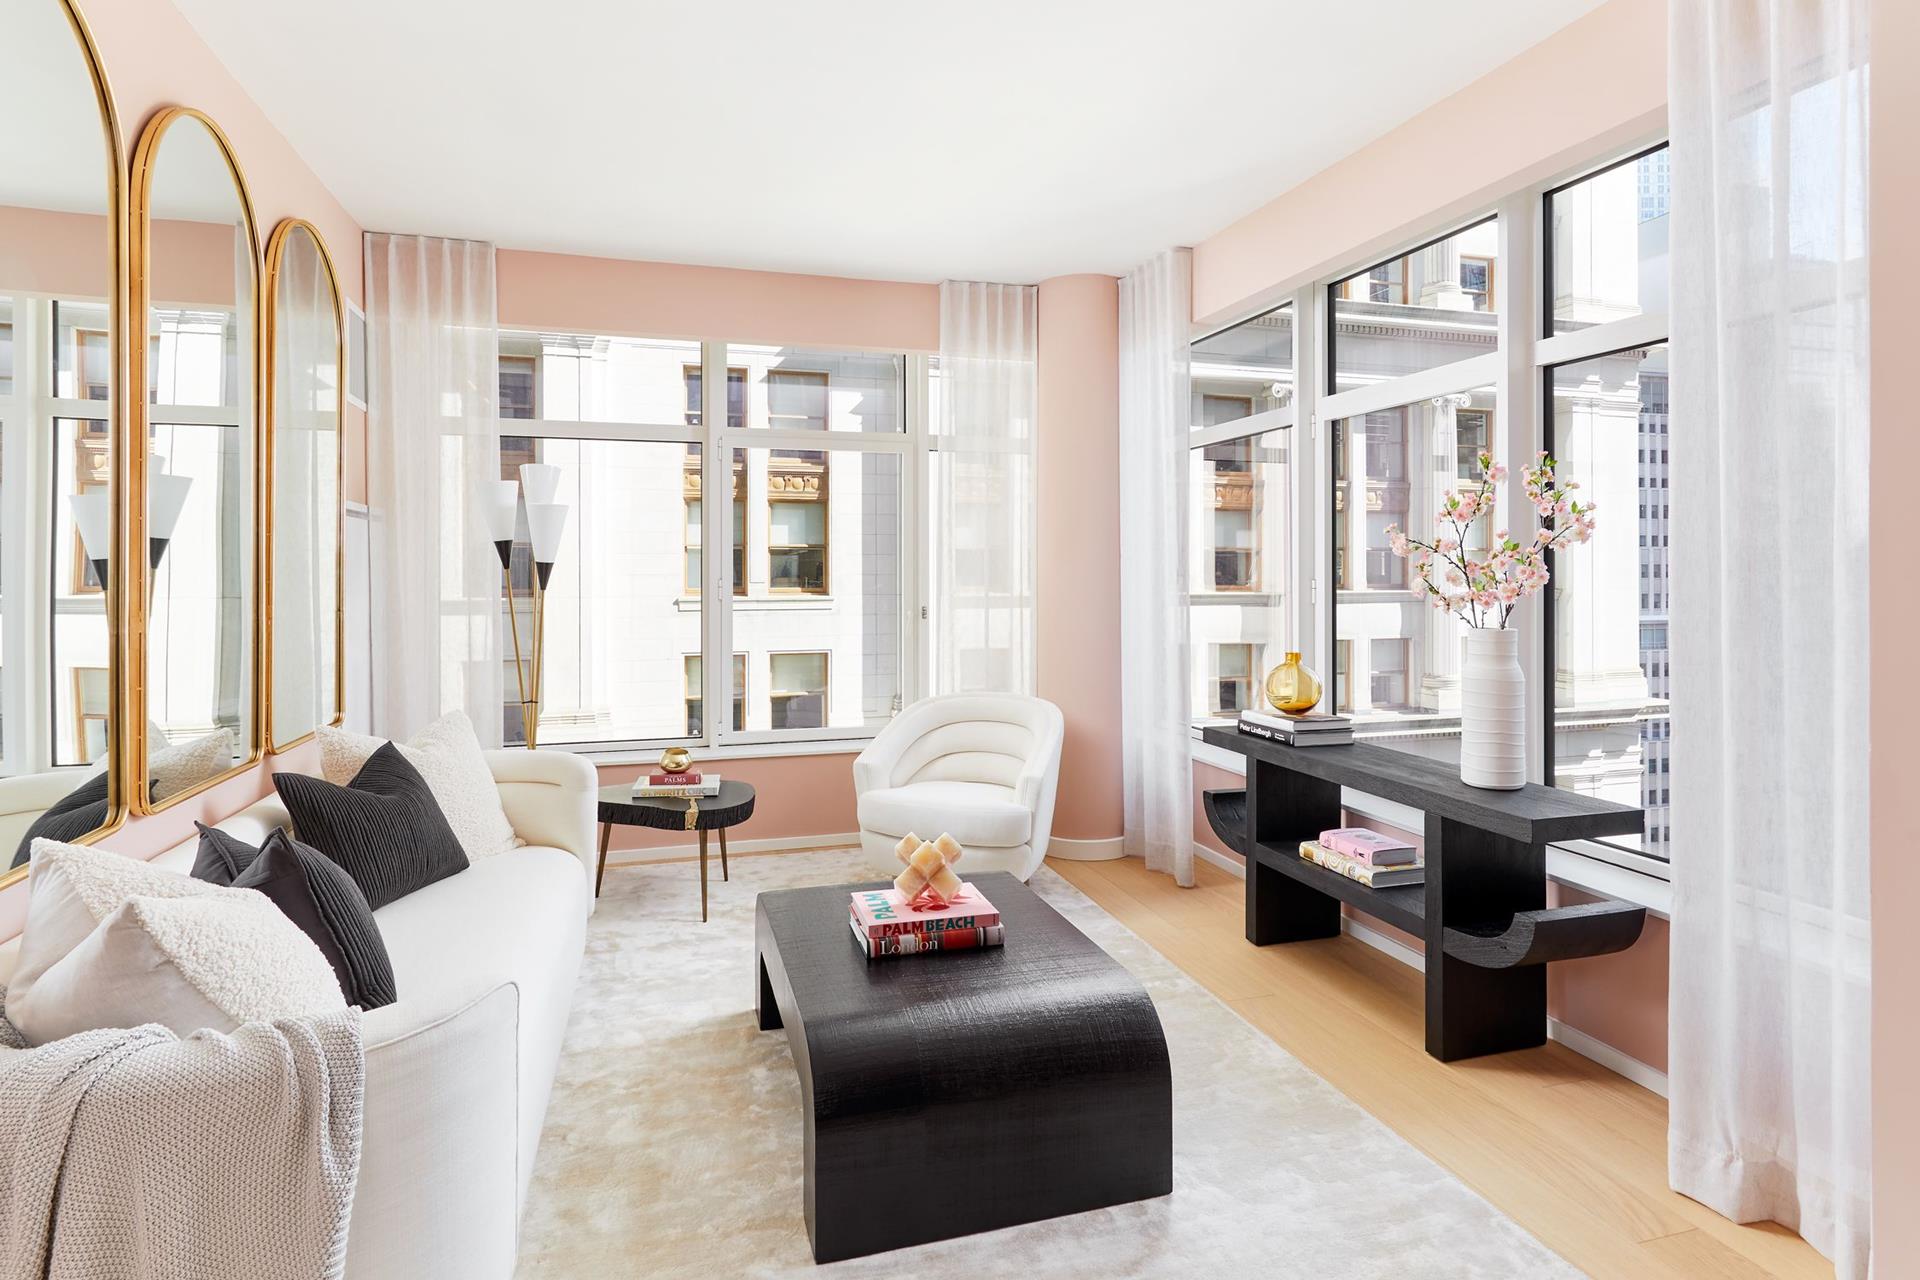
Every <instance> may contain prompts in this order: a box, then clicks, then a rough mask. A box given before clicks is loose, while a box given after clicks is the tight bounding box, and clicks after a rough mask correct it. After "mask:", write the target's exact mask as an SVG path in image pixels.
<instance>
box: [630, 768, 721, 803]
mask: <svg viewBox="0 0 1920 1280" xmlns="http://www.w3.org/2000/svg"><path fill="white" fill-rule="evenodd" d="M719 794H720V775H719V774H717V773H695V772H692V771H688V772H686V773H643V774H641V775H640V776H639V777H638V778H635V779H634V780H633V798H634V799H635V800H661V799H667V800H675V799H679V800H685V799H689V798H690V799H695V800H705V799H709V798H711V797H713V796H717V795H719Z"/></svg>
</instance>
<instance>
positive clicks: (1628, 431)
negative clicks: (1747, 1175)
mask: <svg viewBox="0 0 1920 1280" xmlns="http://www.w3.org/2000/svg"><path fill="white" fill-rule="evenodd" d="M1669 165H1670V161H1669V159H1668V153H1667V150H1666V148H1665V147H1657V148H1655V149H1653V150H1651V151H1648V152H1645V153H1642V154H1640V155H1635V156H1631V157H1629V158H1627V159H1626V160H1623V161H1621V162H1619V163H1617V164H1614V165H1612V166H1609V167H1608V168H1606V169H1603V170H1600V171H1599V172H1597V173H1594V174H1591V175H1589V176H1587V177H1584V178H1582V179H1580V180H1579V181H1576V182H1572V183H1569V184H1567V185H1566V186H1564V187H1560V188H1558V189H1556V190H1554V191H1551V192H1549V193H1548V194H1547V196H1546V197H1545V208H1544V222H1545V224H1546V227H1547V243H1546V245H1545V246H1544V249H1545V261H1546V263H1547V271H1548V282H1549V285H1548V289H1547V290H1546V295H1547V306H1546V309H1545V315H1544V316H1543V328H1544V330H1545V331H1546V332H1547V333H1548V334H1549V335H1555V334H1559V335H1566V334H1579V335H1581V338H1582V340H1583V341H1585V342H1587V343H1588V344H1589V347H1590V348H1595V347H1597V349H1599V350H1600V351H1601V354H1598V355H1593V356H1589V357H1586V358H1583V359H1579V360H1572V361H1568V362H1565V363H1562V364H1559V365H1557V366H1555V367H1553V368H1551V369H1549V370H1547V372H1546V378H1547V385H1548V389H1549V392H1550V395H1549V396H1548V403H1549V411H1548V416H1547V422H1546V424H1545V428H1546V431H1545V436H1546V438H1545V442H1544V443H1545V445H1546V447H1547V448H1549V449H1550V450H1551V451H1552V452H1553V454H1554V456H1555V457H1556V459H1558V460H1559V461H1560V463H1561V468H1562V472H1563V474H1565V475H1567V476H1569V477H1577V478H1579V479H1580V480H1581V482H1582V484H1583V485H1584V486H1585V491H1586V496H1587V498H1588V500H1590V501H1592V502H1594V503H1596V504H1597V505H1598V508H1599V519H1598V524H1597V527H1596V529H1595V532H1594V534H1593V538H1592V541H1591V542H1590V543H1588V544H1587V545H1586V546H1583V547H1581V548H1579V551H1578V553H1577V554H1568V555H1559V556H1556V557H1554V561H1555V562H1554V564H1553V565H1552V571H1553V574H1554V580H1553V585H1552V588H1551V590H1550V591H1549V593H1548V600H1547V615H1546V618H1547V646H1546V665H1547V674H1548V677H1549V687H1550V688H1551V690H1552V694H1551V700H1550V706H1549V709H1548V715H1549V725H1548V728H1549V732H1548V734H1547V735H1546V737H1547V761H1546V767H1547V776H1548V777H1549V778H1550V779H1551V780H1552V781H1553V783H1554V785H1556V786H1560V787H1566V788H1570V789H1572V790H1577V791H1581V792H1585V793H1588V794H1591V795H1598V796H1602V797H1605V798H1608V799H1614V800H1619V801H1621V802H1623V803H1626V804H1636V805H1639V806H1640V807H1641V808H1642V809H1644V810H1645V811H1646V824H1645V828H1644V830H1643V831H1642V833H1641V835H1640V836H1639V837H1638V838H1630V837H1627V838H1621V837H1616V838H1612V839H1609V840H1608V841H1606V842H1605V843H1606V844H1609V845H1612V846H1614V847H1616V848H1619V849H1621V850H1623V851H1626V852H1630V853H1635V854H1640V855H1644V856H1646V857H1649V858H1653V859H1658V860H1660V861H1663V862H1664V861H1667V860H1669V859H1670V858H1671V855H1672V819H1671V816H1670V815H1671V802H1672V796H1673V790H1672V784H1673V775H1672V749H1673V738H1672V721H1671V719H1670V717H1669V710H1670V707H1671V695H1672V686H1671V675H1670V672H1671V660H1670V650H1669V626H1668V619H1669V612H1668V611H1669V607H1670V605H1671V587H1672V577H1671V572H1670V569H1671V562H1670V560H1669V552H1670V547H1671V538H1672V534H1671V529H1672V514H1673V513H1672V505H1671V497H1670V494H1671V491H1670V488H1669V485H1668V478H1669V475H1670V467H1671V461H1672V449H1673V442H1672V431H1671V423H1670V417H1669V412H1668V403H1669V401H1668V379H1669V374H1670V357H1669V349H1668V347H1667V345H1666V344H1665V343H1664V342H1662V341H1657V340H1656V341H1652V342H1649V341H1648V340H1647V339H1646V338H1645V337H1643V336H1639V335H1638V334H1636V335H1635V336H1636V341H1635V343H1634V344H1632V345H1622V346H1620V347H1619V348H1618V349H1610V348H1608V347H1607V346H1606V345H1605V344H1603V343H1600V342H1597V341H1596V340H1598V339H1602V338H1604V337H1605V335H1606V334H1607V333H1608V332H1609V330H1608V328H1607V326H1609V325H1613V326H1616V327H1617V326H1618V324H1619V322H1621V321H1628V320H1632V319H1634V318H1635V317H1641V316H1649V315H1659V314H1663V313H1664V312H1665V311H1666V308H1667V287H1668V262H1667V207H1668V199H1669V193H1670V190H1671V171H1670V167H1669ZM1637 327H1638V328H1639V329H1641V330H1644V328H1645V327H1646V326H1645V323H1644V322H1641V323H1640V324H1639V325H1638V326H1637Z"/></svg>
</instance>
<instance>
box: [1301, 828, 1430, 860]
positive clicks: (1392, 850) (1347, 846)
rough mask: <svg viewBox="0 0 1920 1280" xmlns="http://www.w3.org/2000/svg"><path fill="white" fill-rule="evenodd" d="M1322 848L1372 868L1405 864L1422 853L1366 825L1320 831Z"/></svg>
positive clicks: (1402, 841) (1404, 842) (1403, 841)
mask: <svg viewBox="0 0 1920 1280" xmlns="http://www.w3.org/2000/svg"><path fill="white" fill-rule="evenodd" d="M1320 847H1321V848H1323V849H1331V850H1332V851H1333V852H1335V853H1344V854H1346V855H1347V856H1348V857H1349V858H1352V859H1354V860H1356V861H1358V862H1364V863H1366V864H1367V865H1368V866H1370V867H1404V866H1408V865H1410V864H1411V863H1412V862H1413V861H1414V860H1415V859H1416V858H1417V857H1418V856H1419V855H1418V854H1416V853H1415V852H1414V848H1413V846H1412V845H1410V844H1408V843H1407V842H1406V841H1405V840H1400V839H1396V838H1395V837H1393V836H1388V835H1382V834H1380V833H1379V832H1378V831H1373V830H1370V829H1369V828H1367V827H1336V828H1334V829H1333V830H1332V831H1322V832H1321V833H1320Z"/></svg>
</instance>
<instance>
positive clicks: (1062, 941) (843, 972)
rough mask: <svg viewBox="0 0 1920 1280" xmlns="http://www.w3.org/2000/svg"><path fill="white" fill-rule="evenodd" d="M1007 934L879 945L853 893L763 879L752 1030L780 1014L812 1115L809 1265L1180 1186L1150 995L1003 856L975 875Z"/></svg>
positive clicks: (1162, 1050)
mask: <svg viewBox="0 0 1920 1280" xmlns="http://www.w3.org/2000/svg"><path fill="white" fill-rule="evenodd" d="M968 880H969V882H970V883H972V884H974V885H976V886H977V887H978V888H979V889H980V891H981V892H982V893H984V894H985V895H986V896H987V898H988V899H989V900H990V901H991V902H992V903H993V904H994V906H995V907H997V908H999V910H1000V914H1001V918H1002V920H1003V921H1004V923H1005V924H1006V930H1007V933H1006V945H1005V946H1001V947H989V948H987V949H985V950H981V951H951V952H945V953H936V954H928V955H917V956H895V957H890V958H887V959H881V960H868V959H867V958H866V957H865V956H864V955H863V954H862V953H861V952H860V951H859V950H858V949H857V948H856V946H855V944H854V939H853V935H852V932H851V931H850V930H849V928H848V926H847V908H848V894H850V893H852V892H854V891H856V890H861V889H875V888H880V887H882V886H883V885H884V883H885V882H884V881H877V882H874V883H869V884H846V885H836V886H832V887H829V888H819V889H787V890H782V891H780V892H777V893H763V894H761V895H760V897H759V900H758V902H757V904H756V906H755V911H754V917H755V919H754V947H755V951H756V952H757V956H756V959H755V964H754V968H755V972H756V977H755V1007H756V1009H757V1010H758V1013H759V1020H760V1028H761V1030H763V1031H765V1030H772V1029H776V1028H779V1027H781V1026H783V1025H784V1026H785V1027H786V1030H787V1040H788V1042H789V1043H790V1044H791V1045H792V1047H793V1062H794V1066H795V1067H796V1068H797V1069H798V1070H799V1073H800V1093H801V1105H802V1107H803V1110H804V1113H805V1121H806V1217H807V1236H808V1238H809V1239H810V1240H811V1241H812V1242H813V1258H814V1261H815V1262H834V1261H838V1260H840V1259H842V1258H854V1257H859V1256H861V1255H863V1254H869V1253H879V1252H881V1251H882V1250H886V1249H899V1248H903V1247H905V1246H907V1245H914V1244H925V1243H926V1242H928V1241H931V1240H946V1239H950V1238H952V1237H954V1236H964V1235H971V1234H972V1233H974V1232H976V1231H991V1230H994V1229H995V1228H998V1227H1008V1226H1013V1225H1015V1224H1017V1223H1022V1222H1036V1221H1039V1220H1040V1219H1042V1218H1056V1217H1059V1216H1061V1215H1063V1214H1069V1213H1080V1212H1083V1211H1085V1210H1088V1209H1099V1208H1104V1207H1105V1206H1107V1205H1114V1204H1124V1203H1126V1202H1127V1201H1130V1200H1145V1199H1148V1198H1150V1197H1152V1196H1163V1195H1166V1194H1168V1193H1169V1192H1171V1191H1172V1190H1173V1084H1172V1076H1171V1073H1170V1070H1169V1066H1168V1061H1167V1044H1166V1040H1165V1038H1164V1037H1163V1036H1162V1034H1161V1031H1160V1017H1159V1015H1158V1014H1157V1013H1156V1012H1155V1011H1154V1007H1153V1002H1152V1001H1151V1000H1150V999H1148V997H1147V993H1146V991H1145V990H1144V989H1142V987H1141V986H1140V984H1139V983H1138V982H1137V981H1135V980H1134V978H1133V975H1132V974H1130V973H1128V972H1127V971H1126V970H1125V969H1123V968H1121V967H1120V965H1119V963H1118V962H1116V961H1115V960H1114V959H1113V958H1112V957H1110V956H1108V955H1107V953H1106V952H1104V951H1102V950H1101V949H1100V948H1099V947H1097V946H1095V945H1094V944H1093V943H1092V942H1091V941H1089V940H1088V939H1087V937H1086V935H1084V934H1082V933H1081V932H1080V931H1079V930H1078V929H1075V928H1074V927H1073V926H1072V925H1071V924H1069V923H1067V921H1066V919H1065V918H1064V917H1062V916H1061V915H1060V913H1059V912H1057V911H1055V910H1054V909H1053V908H1052V907H1050V906H1048V905H1047V904H1046V903H1045V902H1042V901H1041V900H1040V898H1039V897H1038V896H1036V895H1035V894H1034V892H1033V891H1032V890H1031V889H1029V888H1027V886H1026V885H1024V884H1022V883H1021V882H1020V881H1018V880H1016V879H1015V878H1014V877H1012V876H1010V875H1008V874H1006V873H1005V872H993V873H990V874H984V875H979V876H970V877H968Z"/></svg>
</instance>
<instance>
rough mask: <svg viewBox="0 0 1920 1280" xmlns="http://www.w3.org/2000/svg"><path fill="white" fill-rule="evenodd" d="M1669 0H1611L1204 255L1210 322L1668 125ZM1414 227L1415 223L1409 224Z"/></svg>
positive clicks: (1260, 214) (1239, 227) (1204, 303)
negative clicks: (1251, 300) (1241, 305)
mask: <svg viewBox="0 0 1920 1280" xmlns="http://www.w3.org/2000/svg"><path fill="white" fill-rule="evenodd" d="M1666 49H1667V6H1666V2H1665V0H1609V2H1608V3H1607V4H1604V5H1602V6H1601V7H1600V8H1598V9H1595V10H1594V11H1593V12H1592V13H1590V14H1588V15H1587V16H1586V17H1584V18H1582V19H1580V20H1579V21H1577V22H1574V23H1571V24H1569V25H1568V26H1567V27H1565V28H1563V29H1562V30H1561V31H1559V32H1557V33H1555V34H1554V35H1552V36H1550V37H1548V38H1547V39H1546V40H1543V41H1542V42H1541V43H1539V44H1537V45H1535V46H1534V47H1533V48H1531V49H1529V50H1527V51H1526V52H1525V53H1523V54H1521V55H1520V56H1519V57H1517V58H1514V59H1513V60H1512V61H1510V62H1507V63H1505V64H1504V65H1502V66H1499V67H1496V68H1495V69H1494V70H1492V71H1490V72H1488V73H1487V74H1486V75H1484V76H1482V77H1481V78H1480V79H1478V80H1476V81H1474V82H1473V83H1472V84H1470V85H1468V86H1467V87H1466V88H1464V89H1462V90H1460V91H1459V92H1458V93H1456V94H1454V95H1453V96H1452V97H1450V98H1447V99H1446V100H1444V101H1442V102H1440V103H1437V104H1436V105H1434V106H1433V107H1430V108H1429V109H1428V110H1426V111H1424V112H1422V113H1421V114H1420V115H1418V116H1416V117H1414V118H1413V119H1412V120H1409V121H1407V122H1406V123H1405V124H1403V125H1401V126H1399V127H1398V128H1396V129H1394V130H1393V131H1392V132H1390V133H1388V134H1387V135H1386V136H1385V137H1383V138H1380V139H1379V140H1378V141H1376V142H1374V143H1372V144H1370V145H1368V146H1366V147H1363V148H1361V149H1360V150H1358V151H1356V152H1354V153H1353V154H1352V155H1350V156H1348V157H1346V158H1345V159H1342V160H1340V161H1339V162H1338V163H1336V164H1333V165H1331V166H1329V167H1328V168H1327V169H1325V170H1323V171H1322V172H1320V173H1318V174H1316V175H1315V176H1313V177H1312V178H1309V179H1307V181H1305V182H1303V183H1301V184H1300V185H1299V186H1297V187H1295V188H1293V190H1291V191H1289V192H1287V193H1286V194H1285V195H1283V196H1281V197H1280V198H1279V199H1277V200H1274V201H1272V202H1271V203H1269V204H1267V205H1265V206H1263V207H1261V208H1259V209H1256V210H1255V211H1254V212H1252V213H1250V214H1248V215H1247V216H1246V217H1244V218H1242V219H1240V220H1239V221H1238V222H1236V223H1234V224H1233V225H1232V226H1230V227H1228V228H1226V229H1225V230H1224V231H1221V232H1220V233H1218V234H1217V235H1214V236H1210V237H1208V238H1207V239H1206V240H1205V241H1203V242H1202V243H1200V244H1198V245H1196V246H1194V251H1193V314H1194V317H1195V319H1209V318H1214V317H1216V316H1218V315H1219V314H1220V313H1222V312H1228V311H1232V310H1234V309H1235V308H1236V307H1237V306H1238V305H1239V304H1241V303H1243V302H1245V301H1246V300H1247V299H1249V298H1254V297H1258V296H1261V295H1264V294H1267V293H1268V291H1270V290H1274V289H1277V288H1280V287H1283V286H1284V287H1288V288H1291V287H1292V286H1293V285H1295V284H1297V283H1301V282H1304V281H1306V280H1309V279H1312V278H1314V277H1315V276H1317V275H1320V274H1322V273H1323V272H1325V271H1327V270H1330V269H1332V268H1334V267H1338V266H1344V265H1347V264H1349V263H1351V262H1352V261H1353V260H1354V259H1355V258H1357V257H1359V256H1360V255H1361V254H1363V253H1364V252H1367V251H1370V250H1372V249H1375V248H1379V249H1385V248H1388V247H1392V246H1393V245H1396V244H1399V243H1404V242H1405V241H1406V240H1408V239H1410V238H1412V237H1414V236H1418V235H1421V234H1423V233H1425V232H1430V231H1432V230H1433V228H1434V227H1435V226H1439V225H1444V224H1445V223H1446V222H1448V221H1450V220H1451V219H1452V218H1455V217H1459V216H1464V215H1467V214H1470V213H1473V212H1477V211H1478V210H1480V209H1482V208H1484V206H1485V203H1486V200H1487V199H1488V197H1489V196H1490V195H1497V194H1499V193H1501V192H1504V191H1508V190H1511V189H1513V188H1514V187H1516V186H1519V185H1522V184H1525V183H1528V182H1532V181H1536V180H1538V179H1540V178H1543V177H1546V176H1548V175H1550V174H1553V173H1555V172H1558V171H1559V170H1561V169H1564V168H1565V167H1567V166H1568V165H1571V164H1578V163H1581V162H1582V161H1584V160H1587V159H1590V158H1592V157H1593V156H1595V155H1598V154H1602V153H1604V152H1605V151H1606V150H1607V149H1608V148H1610V147H1612V146H1616V145H1626V144H1628V143H1630V142H1632V141H1634V140H1636V139H1638V138H1641V137H1643V136H1645V135H1647V134H1648V133H1649V132H1655V131H1658V130H1659V129H1661V128H1663V127H1664V122H1665V120H1666V106H1667V63H1666ZM1409 218H1411V219H1413V221H1408V219H1409Z"/></svg>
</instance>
